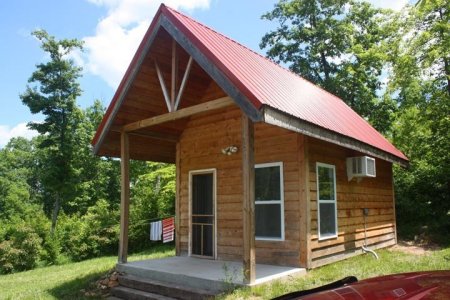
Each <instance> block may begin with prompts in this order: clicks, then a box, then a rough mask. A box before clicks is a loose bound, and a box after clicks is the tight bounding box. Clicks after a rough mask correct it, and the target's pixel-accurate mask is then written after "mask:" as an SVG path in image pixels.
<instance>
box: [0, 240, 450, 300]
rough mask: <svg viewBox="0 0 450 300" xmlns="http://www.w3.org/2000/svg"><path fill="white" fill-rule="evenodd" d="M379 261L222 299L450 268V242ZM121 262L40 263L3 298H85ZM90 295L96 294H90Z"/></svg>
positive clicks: (1, 283)
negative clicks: (351, 278)
mask: <svg viewBox="0 0 450 300" xmlns="http://www.w3.org/2000/svg"><path fill="white" fill-rule="evenodd" d="M377 253H378V255H379V256H380V260H378V261H377V260H375V259H374V257H373V256H372V255H369V254H366V255H359V256H356V257H353V258H350V259H347V260H344V261H341V262H337V263H334V264H331V265H327V266H324V267H321V268H318V269H314V270H312V271H310V272H308V274H307V275H306V276H303V277H293V278H290V279H288V280H284V281H275V282H273V283H270V284H265V285H262V286H259V287H255V288H253V289H249V288H243V289H239V290H236V291H234V292H233V293H231V294H228V295H224V296H222V297H221V298H222V299H226V300H232V299H243V298H253V299H255V298H256V299H270V298H273V297H276V296H279V295H282V294H285V293H288V292H292V291H296V290H303V289H309V288H312V287H316V286H320V285H323V284H326V283H330V282H332V281H335V280H338V279H341V278H343V277H346V276H350V275H353V276H356V277H357V278H358V279H364V278H368V277H374V276H379V275H386V274H392V273H400V272H413V271H421V270H444V269H450V247H447V248H445V249H442V250H439V251H433V252H429V253H428V254H425V255H414V254H406V253H403V252H400V251H394V250H377ZM170 255H174V250H173V248H172V247H170V246H160V247H154V248H153V249H152V250H151V251H147V252H144V253H140V254H135V255H131V256H130V261H132V260H141V259H149V258H161V257H166V256H170ZM116 261H117V257H116V256H108V257H102V258H95V259H90V260H86V261H83V262H78V263H71V264H67V265H61V266H51V267H45V268H39V269H35V270H32V271H27V272H22V273H16V274H12V275H3V276H0V299H2V300H3V299H86V297H85V296H84V295H83V293H82V292H80V290H81V289H86V288H88V287H89V286H90V284H91V283H92V282H93V281H95V280H96V279H98V278H100V277H101V276H102V275H104V274H105V273H106V272H108V271H109V270H110V269H111V268H113V267H114V265H115V263H116ZM91 299H92V298H91Z"/></svg>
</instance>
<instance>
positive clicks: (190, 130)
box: [179, 107, 302, 266]
mask: <svg viewBox="0 0 450 300" xmlns="http://www.w3.org/2000/svg"><path fill="white" fill-rule="evenodd" d="M240 122H241V111H240V110H239V109H238V108H236V107H234V108H233V107H232V108H226V109H222V110H218V111H214V112H210V113H209V114H207V115H198V116H194V117H191V119H190V121H189V122H188V124H187V126H186V128H185V130H184V132H183V134H182V136H181V139H180V144H179V145H180V156H181V157H180V165H181V166H180V171H181V175H180V181H181V184H180V213H181V220H180V221H181V222H180V250H181V253H187V252H188V236H189V235H188V234H189V220H188V211H189V207H188V205H189V171H191V170H199V169H208V168H216V169H217V224H218V230H217V248H218V249H217V251H218V252H217V258H218V259H223V260H242V254H243V252H242V247H243V240H242V178H241V176H242V172H241V168H242V163H241V153H240V152H239V151H238V153H237V154H233V155H230V156H227V155H223V154H222V153H221V149H222V148H225V147H227V146H230V145H236V146H238V147H239V148H240V146H241V145H240V144H241V131H240V130H241V124H240ZM300 142H302V139H299V138H298V134H296V133H294V132H291V131H288V130H285V129H281V128H278V127H275V126H271V125H267V124H261V123H258V124H255V163H257V164H259V163H268V162H277V161H282V162H283V168H284V179H285V183H284V191H285V203H284V207H285V212H284V213H285V241H282V242H269V241H256V262H257V263H271V264H279V265H291V266H298V265H299V248H300V245H299V242H300V230H299V228H300V211H299V204H300V202H299V195H300V192H301V191H300V189H299V180H300V178H299V171H298V169H299V155H298V147H299V146H298V143H300Z"/></svg>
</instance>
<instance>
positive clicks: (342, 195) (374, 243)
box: [308, 138, 395, 268]
mask: <svg viewBox="0 0 450 300" xmlns="http://www.w3.org/2000/svg"><path fill="white" fill-rule="evenodd" d="M308 141H309V181H310V197H311V233H312V234H311V241H310V242H311V251H312V253H311V259H312V263H311V267H313V268H314V267H318V266H321V265H324V264H328V263H331V262H334V261H337V260H341V259H344V258H347V257H349V256H351V255H354V254H358V253H362V251H361V249H360V248H361V246H362V245H363V243H364V225H363V210H362V209H363V208H369V216H367V217H366V221H367V243H368V245H369V248H370V249H378V248H381V247H386V246H390V245H393V244H395V211H394V202H393V190H392V164H391V163H388V162H386V161H383V160H380V159H376V172H377V176H376V177H375V178H364V179H362V180H361V181H360V182H359V183H358V182H356V180H355V179H353V180H352V181H351V182H349V181H348V179H347V173H346V165H345V158H346V157H349V156H360V155H362V154H360V153H358V152H355V151H352V150H349V149H346V148H343V147H340V146H337V145H333V144H330V143H327V142H324V141H320V140H317V139H314V138H308ZM316 162H322V163H327V164H332V165H335V166H336V185H337V187H336V190H337V208H338V212H337V213H338V237H337V238H332V239H327V240H323V241H319V240H318V232H317V230H318V229H317V193H316V192H317V182H316Z"/></svg>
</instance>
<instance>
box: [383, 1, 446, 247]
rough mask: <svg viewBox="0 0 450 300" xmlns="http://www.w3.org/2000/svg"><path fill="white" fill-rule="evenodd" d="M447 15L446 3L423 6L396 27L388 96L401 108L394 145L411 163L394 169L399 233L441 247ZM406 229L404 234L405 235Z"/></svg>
mask: <svg viewBox="0 0 450 300" xmlns="http://www.w3.org/2000/svg"><path fill="white" fill-rule="evenodd" d="M448 19H449V10H448V5H446V1H421V2H420V3H419V5H417V6H415V7H409V8H407V9H406V10H405V11H404V13H403V14H401V15H400V16H399V20H397V22H399V23H401V24H404V26H403V27H402V31H401V32H400V33H399V35H398V37H397V41H398V42H397V44H395V47H394V51H393V53H395V55H394V56H393V57H392V66H393V72H392V75H391V81H390V83H389V86H388V90H387V93H388V94H389V95H390V96H391V97H392V98H394V99H395V100H396V101H397V102H398V105H399V107H400V111H399V114H398V116H397V119H396V122H395V124H394V131H393V133H394V142H395V143H396V145H397V146H398V147H399V148H400V149H402V150H403V151H404V152H405V154H406V155H407V156H408V157H409V158H410V160H411V166H410V168H408V169H399V168H396V169H395V188H396V201H397V212H398V220H399V222H400V223H401V224H405V225H406V226H400V227H399V228H400V233H403V232H404V233H405V234H406V235H407V236H408V237H412V236H414V235H417V233H418V231H420V230H424V229H425V231H427V233H429V234H431V235H434V236H435V238H436V239H438V240H440V241H443V240H445V239H447V242H450V241H449V240H448V235H446V234H445V233H447V232H449V231H450V175H449V174H450V155H449V153H450V131H449V128H450V85H449V81H448V79H449V78H450V77H449V76H450V72H449V69H448V62H449V57H450V47H449V42H450V40H449V34H448V33H449V32H450V27H449V20H448ZM405 229H407V230H405Z"/></svg>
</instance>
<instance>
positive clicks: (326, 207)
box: [319, 203, 336, 237]
mask: <svg viewBox="0 0 450 300" xmlns="http://www.w3.org/2000/svg"><path fill="white" fill-rule="evenodd" d="M335 205H336V204H335V203H319V206H320V207H319V209H320V236H321V237H326V236H332V235H336V216H335V215H336V209H335Z"/></svg>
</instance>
